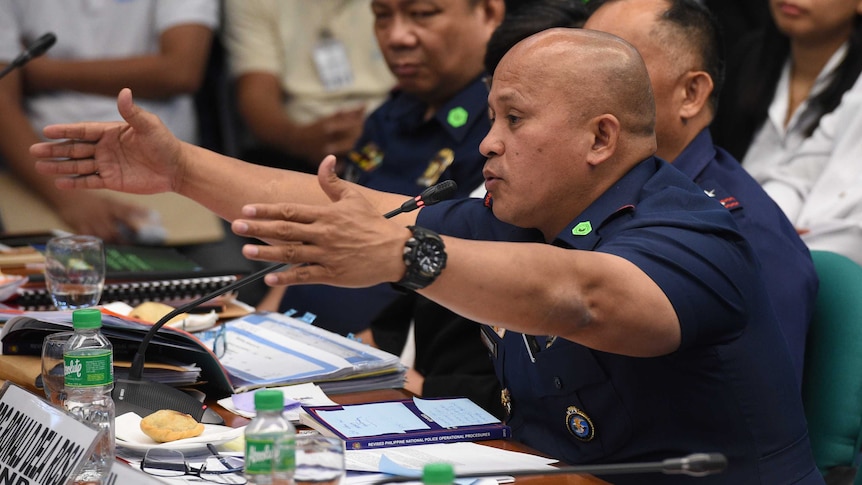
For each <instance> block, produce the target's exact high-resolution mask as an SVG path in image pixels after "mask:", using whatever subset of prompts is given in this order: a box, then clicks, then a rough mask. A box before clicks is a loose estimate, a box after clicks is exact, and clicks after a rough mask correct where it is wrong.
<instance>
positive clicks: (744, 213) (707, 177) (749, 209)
mask: <svg viewBox="0 0 862 485" xmlns="http://www.w3.org/2000/svg"><path fill="white" fill-rule="evenodd" d="M673 166H674V167H676V168H677V169H679V170H680V171H682V173H684V174H686V175H688V176H689V178H691V179H692V180H694V182H695V183H696V184H697V185H699V186H700V187H701V188H702V189H703V190H704V192H706V194H707V195H709V196H710V197H713V198H715V199H716V200H718V201H719V202H721V204H722V205H723V206H725V207H726V208H727V209H728V210H729V211H730V213H731V215H733V219H734V220H735V221H736V225H737V226H739V231H740V232H741V233H742V235H743V236H745V239H747V240H748V242H749V244H751V247H752V248H753V249H754V254H755V255H756V256H757V259H758V260H760V266H761V269H762V272H761V275H762V276H763V281H764V282H765V283H766V292H767V293H768V294H769V299H770V301H771V302H772V306H773V309H774V310H775V316H776V317H777V318H778V325H779V326H780V327H781V330H782V332H783V333H784V337H785V339H786V340H787V345H788V347H789V348H790V357H791V358H792V359H793V366H794V368H795V370H796V377H797V380H798V382H799V383H800V385H801V383H802V366H803V362H804V357H805V338H806V336H807V334H808V325H809V324H810V323H811V317H812V315H813V313H814V301H815V299H816V298H817V288H818V279H817V272H816V271H815V269H814V262H813V261H812V260H811V253H810V252H809V250H808V246H806V245H805V243H804V242H802V239H801V238H800V237H799V235H798V234H797V232H796V229H795V228H794V227H793V224H792V223H791V222H790V221H789V220H788V219H787V216H785V215H784V212H782V210H781V208H780V207H778V205H777V204H776V203H775V201H773V200H772V198H771V197H769V194H767V193H766V192H765V191H764V190H763V188H762V187H761V186H760V184H758V183H757V181H756V180H754V178H752V177H751V175H749V173H748V172H746V171H745V169H744V168H742V165H741V164H740V163H739V162H738V161H737V160H736V159H735V158H733V156H732V155H731V154H729V153H727V152H726V151H725V150H723V149H721V148H719V147H716V146H715V145H713V143H712V136H711V135H710V134H709V131H708V130H704V131H702V132H701V133H700V134H699V135H698V136H697V137H696V138H695V139H694V140H692V142H691V143H690V144H689V145H688V146H687V147H686V148H685V150H683V152H682V153H680V155H679V156H678V157H677V158H676V160H674V161H673Z"/></svg>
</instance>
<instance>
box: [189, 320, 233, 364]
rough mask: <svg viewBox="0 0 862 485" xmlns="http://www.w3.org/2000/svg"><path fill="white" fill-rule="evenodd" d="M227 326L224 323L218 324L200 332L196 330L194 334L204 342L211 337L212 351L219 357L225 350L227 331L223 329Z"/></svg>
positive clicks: (222, 355)
mask: <svg viewBox="0 0 862 485" xmlns="http://www.w3.org/2000/svg"><path fill="white" fill-rule="evenodd" d="M226 328H227V327H226V326H225V325H219V326H218V327H216V328H214V329H211V330H204V331H202V332H197V333H196V334H195V336H196V337H197V338H198V339H200V340H202V341H204V342H206V341H208V340H210V339H212V341H213V343H212V346H213V347H212V351H213V353H214V354H215V355H216V357H218V358H219V359H221V358H222V357H224V354H225V352H227V332H226V331H225V329H226Z"/></svg>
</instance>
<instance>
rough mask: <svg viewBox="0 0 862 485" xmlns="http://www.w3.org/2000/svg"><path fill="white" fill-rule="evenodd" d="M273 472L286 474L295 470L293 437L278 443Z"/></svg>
mask: <svg viewBox="0 0 862 485" xmlns="http://www.w3.org/2000/svg"><path fill="white" fill-rule="evenodd" d="M277 449H278V451H277V453H278V459H277V461H276V464H275V471H279V472H288V471H292V470H294V469H295V468H296V440H295V439H294V438H293V436H291V437H289V438H284V439H281V440H279V441H278V446H277Z"/></svg>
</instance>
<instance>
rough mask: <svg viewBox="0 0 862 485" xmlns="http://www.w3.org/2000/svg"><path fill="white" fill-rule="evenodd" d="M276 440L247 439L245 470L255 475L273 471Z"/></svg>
mask: <svg viewBox="0 0 862 485" xmlns="http://www.w3.org/2000/svg"><path fill="white" fill-rule="evenodd" d="M274 454H275V441H274V440H272V439H254V438H250V437H246V439H245V472H246V473H249V474H252V475H255V474H261V473H271V472H272V457H273V455H274Z"/></svg>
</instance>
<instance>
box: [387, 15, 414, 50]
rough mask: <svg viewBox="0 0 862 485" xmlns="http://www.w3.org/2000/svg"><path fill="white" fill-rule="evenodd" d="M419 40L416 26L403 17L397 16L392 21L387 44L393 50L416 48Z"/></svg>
mask: <svg viewBox="0 0 862 485" xmlns="http://www.w3.org/2000/svg"><path fill="white" fill-rule="evenodd" d="M418 39H419V37H418V36H417V35H416V29H415V25H413V23H412V22H410V20H409V19H407V18H405V17H404V16H402V15H396V16H395V17H394V18H393V19H392V23H391V24H390V25H389V28H388V29H387V31H386V33H385V41H386V44H387V45H388V46H389V47H391V48H393V49H397V48H404V47H414V46H416V44H417V43H418Z"/></svg>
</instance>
